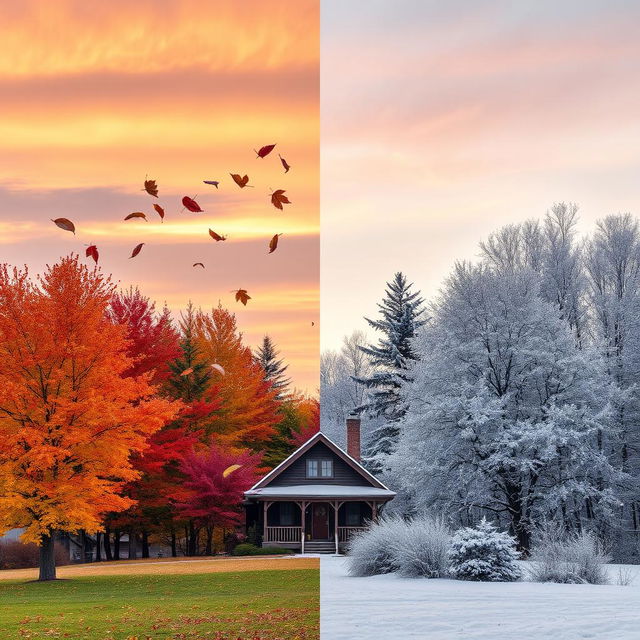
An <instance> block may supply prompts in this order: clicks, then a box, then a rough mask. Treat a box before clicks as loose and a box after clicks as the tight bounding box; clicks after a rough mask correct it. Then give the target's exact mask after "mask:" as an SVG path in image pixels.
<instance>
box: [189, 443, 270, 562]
mask: <svg viewBox="0 0 640 640" xmlns="http://www.w3.org/2000/svg"><path fill="white" fill-rule="evenodd" d="M259 462H260V457H259V456H258V455H256V454H250V453H248V452H245V453H241V454H237V453H234V452H232V451H229V450H227V449H224V448H222V447H219V446H216V445H213V446H211V447H210V448H209V449H208V450H206V451H203V452H199V453H192V454H190V455H188V456H186V457H185V459H184V460H183V462H182V465H181V468H180V470H181V471H182V473H183V474H184V481H183V485H182V487H183V489H182V495H183V499H182V501H181V502H179V503H178V504H177V507H178V510H179V512H180V513H182V514H183V515H184V516H185V517H188V518H192V519H193V520H195V521H196V523H197V524H198V525H199V526H201V527H203V528H204V529H205V530H206V547H205V555H211V554H212V551H213V549H212V539H213V531H214V527H231V526H235V525H237V524H239V523H240V522H241V511H242V499H243V492H244V491H246V490H247V489H249V488H250V487H251V486H252V485H253V484H254V483H255V481H256V479H257V472H256V468H257V465H258V463H259ZM190 555H193V554H190Z"/></svg>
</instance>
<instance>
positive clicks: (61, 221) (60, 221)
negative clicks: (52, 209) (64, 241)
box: [51, 218, 76, 235]
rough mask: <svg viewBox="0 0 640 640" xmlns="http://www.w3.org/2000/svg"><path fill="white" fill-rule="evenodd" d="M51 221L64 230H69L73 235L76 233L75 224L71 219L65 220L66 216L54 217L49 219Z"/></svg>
mask: <svg viewBox="0 0 640 640" xmlns="http://www.w3.org/2000/svg"><path fill="white" fill-rule="evenodd" d="M51 222H53V223H55V224H56V225H57V226H58V227H60V228H61V229H64V230H65V231H71V233H73V234H74V235H75V233H76V226H75V225H74V224H73V222H71V220H67V219H66V218H56V219H55V220H51Z"/></svg>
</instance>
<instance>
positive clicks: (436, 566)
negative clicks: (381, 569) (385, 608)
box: [389, 516, 451, 578]
mask: <svg viewBox="0 0 640 640" xmlns="http://www.w3.org/2000/svg"><path fill="white" fill-rule="evenodd" d="M397 534H398V537H396V538H394V539H393V540H390V541H389V544H390V546H391V551H392V553H393V557H394V564H395V566H396V567H397V568H398V573H399V574H400V575H401V576H403V577H406V578H443V577H444V576H446V575H447V573H448V568H449V561H448V559H447V551H448V549H449V544H450V543H451V532H450V531H449V528H448V527H447V525H446V524H445V523H444V521H443V520H441V519H434V518H431V517H428V516H420V517H417V518H415V519H414V520H410V521H408V522H405V526H404V528H403V529H401V528H398V530H397Z"/></svg>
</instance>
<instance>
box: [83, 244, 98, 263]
mask: <svg viewBox="0 0 640 640" xmlns="http://www.w3.org/2000/svg"><path fill="white" fill-rule="evenodd" d="M85 256H86V257H87V258H89V257H91V258H93V260H94V261H95V263H96V264H98V258H99V257H100V256H99V254H98V247H96V245H95V244H90V245H89V246H88V247H87V250H86V251H85Z"/></svg>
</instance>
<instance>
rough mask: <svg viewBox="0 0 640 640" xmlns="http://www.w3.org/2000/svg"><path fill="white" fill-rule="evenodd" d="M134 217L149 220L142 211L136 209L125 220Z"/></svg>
mask: <svg viewBox="0 0 640 640" xmlns="http://www.w3.org/2000/svg"><path fill="white" fill-rule="evenodd" d="M132 218H143V219H144V221H145V222H146V221H147V216H145V215H144V213H142V211H134V212H133V213H130V214H129V215H128V216H127V217H126V218H125V220H131V219H132Z"/></svg>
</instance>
